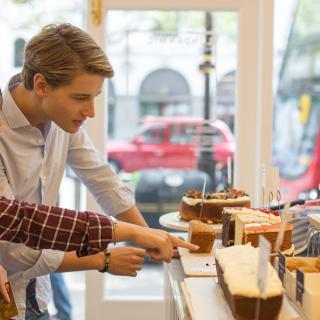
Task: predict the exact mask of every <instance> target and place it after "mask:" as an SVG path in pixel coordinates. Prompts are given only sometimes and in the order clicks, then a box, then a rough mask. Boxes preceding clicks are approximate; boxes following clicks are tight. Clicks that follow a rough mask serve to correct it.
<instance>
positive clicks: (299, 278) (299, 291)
mask: <svg viewBox="0 0 320 320" xmlns="http://www.w3.org/2000/svg"><path fill="white" fill-rule="evenodd" d="M303 293H304V273H303V272H302V271H301V270H300V269H299V268H298V269H297V270H296V300H297V301H298V302H300V304H301V306H302V304H303Z"/></svg>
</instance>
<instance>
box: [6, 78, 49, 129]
mask: <svg viewBox="0 0 320 320" xmlns="http://www.w3.org/2000/svg"><path fill="white" fill-rule="evenodd" d="M11 96H12V98H13V100H14V102H15V103H16V105H17V106H18V108H19V109H20V110H21V112H22V113H23V114H24V116H25V117H26V118H27V119H28V121H29V122H30V124H31V125H32V126H33V127H36V128H38V129H40V130H41V131H42V132H43V130H44V126H45V123H46V122H47V120H46V119H45V116H44V115H43V114H42V110H41V108H40V103H41V101H40V99H39V98H38V97H36V95H35V94H34V92H33V91H32V90H27V89H26V88H25V87H24V85H23V84H22V83H20V84H19V85H17V86H16V87H15V88H14V89H13V90H12V91H11Z"/></svg>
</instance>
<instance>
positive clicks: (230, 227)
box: [222, 207, 281, 247]
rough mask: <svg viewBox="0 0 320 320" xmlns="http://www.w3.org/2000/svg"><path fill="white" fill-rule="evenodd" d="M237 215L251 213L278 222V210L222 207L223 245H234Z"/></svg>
mask: <svg viewBox="0 0 320 320" xmlns="http://www.w3.org/2000/svg"><path fill="white" fill-rule="evenodd" d="M237 215H251V216H257V217H263V218H267V219H268V220H271V221H272V222H274V223H280V222H281V218H280V214H279V211H275V210H267V209H253V208H250V209H249V208H244V207H242V208H241V207H239V208H224V209H223V211H222V244H223V245H224V246H225V247H228V246H232V245H234V236H235V217H236V216H237Z"/></svg>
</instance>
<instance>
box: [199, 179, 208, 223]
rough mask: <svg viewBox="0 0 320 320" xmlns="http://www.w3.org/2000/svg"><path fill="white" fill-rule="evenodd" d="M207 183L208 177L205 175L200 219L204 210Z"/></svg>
mask: <svg viewBox="0 0 320 320" xmlns="http://www.w3.org/2000/svg"><path fill="white" fill-rule="evenodd" d="M206 183H207V178H206V177H205V178H204V181H203V188H202V195H201V209H200V219H201V216H202V211H203V203H204V196H205V193H206Z"/></svg>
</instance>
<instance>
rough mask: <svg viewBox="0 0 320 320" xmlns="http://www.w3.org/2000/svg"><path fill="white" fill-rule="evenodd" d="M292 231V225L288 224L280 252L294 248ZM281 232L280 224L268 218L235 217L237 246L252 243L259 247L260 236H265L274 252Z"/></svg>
mask: <svg viewBox="0 0 320 320" xmlns="http://www.w3.org/2000/svg"><path fill="white" fill-rule="evenodd" d="M292 229H293V226H292V224H290V223H286V225H285V231H284V236H283V241H282V244H281V246H280V251H285V250H289V249H290V248H291V247H292ZM279 231H280V223H275V222H274V221H272V220H271V219H270V220H269V219H268V218H267V217H261V216H256V215H253V216H252V215H237V216H236V217H235V240H234V244H235V245H240V244H245V243H248V242H251V245H252V246H253V247H258V245H259V235H263V236H264V237H265V238H266V239H267V240H268V241H269V242H270V243H271V247H272V252H274V249H275V243H276V240H277V237H278V234H279Z"/></svg>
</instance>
